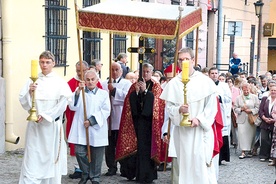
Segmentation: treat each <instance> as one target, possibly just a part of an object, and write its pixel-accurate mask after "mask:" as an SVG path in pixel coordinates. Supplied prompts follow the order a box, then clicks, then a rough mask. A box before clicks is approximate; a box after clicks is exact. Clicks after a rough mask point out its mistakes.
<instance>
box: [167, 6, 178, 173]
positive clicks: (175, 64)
mask: <svg viewBox="0 0 276 184" xmlns="http://www.w3.org/2000/svg"><path fill="white" fill-rule="evenodd" d="M178 10H179V18H178V23H177V31H176V37H175V39H176V45H175V53H174V70H173V77H175V75H176V69H177V61H178V50H179V29H180V21H181V17H182V11H183V7H181V6H179V7H178ZM170 131H171V119H169V123H168V130H167V138H168V144H166V152H165V161H164V171H166V167H167V160H168V152H169V151H168V150H169V142H170Z"/></svg>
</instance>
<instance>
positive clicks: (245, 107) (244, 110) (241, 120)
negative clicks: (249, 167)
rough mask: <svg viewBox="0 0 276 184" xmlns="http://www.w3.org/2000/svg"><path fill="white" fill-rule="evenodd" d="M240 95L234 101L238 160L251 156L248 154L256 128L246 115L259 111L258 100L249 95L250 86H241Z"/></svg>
mask: <svg viewBox="0 0 276 184" xmlns="http://www.w3.org/2000/svg"><path fill="white" fill-rule="evenodd" d="M241 89H242V94H241V95H239V96H238V97H237V99H236V101H235V105H234V111H235V113H236V114H237V124H238V127H239V128H238V137H239V139H238V146H239V149H240V150H241V152H242V153H241V155H240V156H239V158H240V159H243V158H245V157H247V156H248V157H250V156H252V155H251V154H249V153H250V152H251V150H252V146H253V143H254V138H255V133H256V126H255V125H254V124H253V125H252V124H250V123H249V121H248V114H251V113H252V114H253V115H256V114H258V111H259V99H258V96H257V95H254V94H251V93H250V84H248V83H247V82H243V83H242V84H241Z"/></svg>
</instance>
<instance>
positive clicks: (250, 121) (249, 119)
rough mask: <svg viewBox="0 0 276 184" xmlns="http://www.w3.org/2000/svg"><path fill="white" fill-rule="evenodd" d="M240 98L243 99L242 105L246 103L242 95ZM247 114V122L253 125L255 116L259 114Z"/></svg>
mask: <svg viewBox="0 0 276 184" xmlns="http://www.w3.org/2000/svg"><path fill="white" fill-rule="evenodd" d="M242 99H243V103H244V105H246V102H245V99H244V96H243V98H242ZM247 116H248V122H249V123H250V124H251V125H254V124H255V121H256V120H257V118H258V116H259V114H258V113H257V114H255V115H253V114H252V113H250V114H247Z"/></svg>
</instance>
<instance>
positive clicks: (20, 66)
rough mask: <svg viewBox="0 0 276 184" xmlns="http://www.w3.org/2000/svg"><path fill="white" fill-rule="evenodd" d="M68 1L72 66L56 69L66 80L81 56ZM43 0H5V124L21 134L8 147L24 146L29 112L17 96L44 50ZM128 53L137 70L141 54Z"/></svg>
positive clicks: (104, 45)
mask: <svg viewBox="0 0 276 184" xmlns="http://www.w3.org/2000/svg"><path fill="white" fill-rule="evenodd" d="M67 2H68V5H67V6H68V12H67V21H68V30H67V35H68V37H69V38H68V41H67V65H69V66H68V67H67V68H66V75H64V67H55V68H54V71H55V72H56V73H58V74H59V75H60V76H61V77H63V78H64V80H66V81H68V80H69V79H71V78H72V77H73V76H75V63H76V62H77V61H78V60H79V58H78V42H77V29H76V18H75V8H74V1H71V0H70V1H67ZM44 4H45V1H44V0H35V1H33V0H25V1H18V0H2V22H3V25H2V29H3V63H4V69H3V77H4V79H5V81H6V94H7V95H6V124H7V125H9V127H11V129H12V130H11V133H14V135H15V136H18V137H20V141H19V143H18V144H13V143H9V142H6V150H7V151H9V150H15V149H18V148H24V146H25V130H26V127H27V121H26V118H27V117H28V115H29V114H28V113H27V112H26V111H25V110H24V109H23V108H22V107H21V105H20V103H19V100H18V96H19V92H20V90H21V88H22V87H23V85H24V84H25V83H26V81H27V79H28V77H30V70H31V60H33V59H37V60H38V57H39V55H40V54H41V52H43V51H44V50H45V38H44V37H43V36H44V35H45V7H44V6H43V5H44ZM77 5H78V7H79V8H81V7H82V0H78V1H77ZM26 7H27V8H26ZM15 12H16V13H15ZM23 15H24V16H23ZM80 35H82V31H80ZM101 37H102V42H101V61H102V63H103V68H102V80H105V79H106V78H107V77H108V76H109V62H110V56H109V34H108V33H102V34H101ZM135 40H137V41H135ZM137 43H138V37H136V36H134V37H131V36H129V35H128V36H127V47H130V46H131V44H137ZM81 47H82V43H81ZM112 49H113V48H112ZM127 54H128V61H129V62H128V64H127V65H128V66H129V67H130V68H132V69H133V70H136V69H137V58H138V55H137V54H130V53H127ZM135 58H136V59H135Z"/></svg>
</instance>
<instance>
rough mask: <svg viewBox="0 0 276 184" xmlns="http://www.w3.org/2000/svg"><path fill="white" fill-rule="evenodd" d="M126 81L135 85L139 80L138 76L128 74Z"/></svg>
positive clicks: (132, 73) (131, 73)
mask: <svg viewBox="0 0 276 184" xmlns="http://www.w3.org/2000/svg"><path fill="white" fill-rule="evenodd" d="M125 79H127V80H129V81H130V82H131V83H135V82H137V80H138V76H137V75H136V74H135V73H134V72H128V73H127V74H126V77H125Z"/></svg>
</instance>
